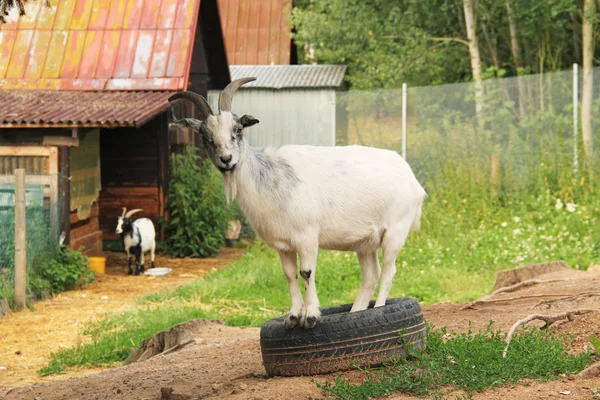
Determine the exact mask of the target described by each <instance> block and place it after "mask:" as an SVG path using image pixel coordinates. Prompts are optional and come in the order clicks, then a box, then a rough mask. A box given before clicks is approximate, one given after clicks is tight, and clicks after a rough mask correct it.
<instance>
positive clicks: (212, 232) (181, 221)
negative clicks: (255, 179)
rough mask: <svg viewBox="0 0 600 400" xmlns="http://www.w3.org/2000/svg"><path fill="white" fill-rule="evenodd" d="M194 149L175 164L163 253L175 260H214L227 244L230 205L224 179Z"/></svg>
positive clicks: (172, 171) (190, 148)
mask: <svg viewBox="0 0 600 400" xmlns="http://www.w3.org/2000/svg"><path fill="white" fill-rule="evenodd" d="M196 152H197V149H196V147H194V146H191V145H190V146H187V147H186V149H185V152H184V154H182V155H175V156H174V157H173V160H172V162H171V181H170V187H169V204H168V207H169V219H168V220H166V221H164V220H163V221H162V223H163V226H164V227H165V233H166V236H167V239H166V240H165V241H164V242H163V247H162V250H164V251H165V252H166V253H168V254H169V255H170V256H173V257H187V256H191V255H195V256H198V257H210V256H213V255H215V254H216V253H217V252H218V251H219V250H220V249H221V248H222V247H223V245H224V241H225V232H226V229H227V217H228V216H229V210H228V206H227V204H226V201H225V195H224V191H223V179H222V177H221V176H220V174H219V172H218V171H217V170H216V169H215V168H214V166H213V165H212V164H211V163H210V161H208V160H202V159H201V158H200V157H199V156H198V155H197V153H196Z"/></svg>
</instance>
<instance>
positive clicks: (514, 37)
mask: <svg viewBox="0 0 600 400" xmlns="http://www.w3.org/2000/svg"><path fill="white" fill-rule="evenodd" d="M505 3H506V15H507V17H508V30H509V32H510V50H511V53H512V59H513V63H514V65H515V74H516V75H517V76H519V75H521V74H522V71H521V68H522V64H521V46H520V45H519V34H518V31H517V21H516V20H515V13H514V11H513V7H512V5H511V0H506V1H505ZM517 87H518V89H519V117H521V118H523V117H524V116H525V113H526V110H525V96H526V94H525V85H524V84H523V80H522V79H517Z"/></svg>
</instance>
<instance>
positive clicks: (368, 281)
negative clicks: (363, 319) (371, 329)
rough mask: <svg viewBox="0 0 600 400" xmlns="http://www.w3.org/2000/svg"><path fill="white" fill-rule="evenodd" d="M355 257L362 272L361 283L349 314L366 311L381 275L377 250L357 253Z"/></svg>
mask: <svg viewBox="0 0 600 400" xmlns="http://www.w3.org/2000/svg"><path fill="white" fill-rule="evenodd" d="M356 255H357V256H358V262H359V263H360V269H361V272H362V283H361V285H360V290H359V291H358V296H356V300H354V304H353V305H352V309H351V310H350V312H355V311H362V310H366V309H367V307H369V301H370V300H371V297H373V293H374V292H375V287H376V286H377V280H379V275H380V273H381V268H380V267H379V258H377V250H375V251H371V252H365V253H362V252H357V253H356Z"/></svg>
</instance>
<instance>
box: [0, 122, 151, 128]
mask: <svg viewBox="0 0 600 400" xmlns="http://www.w3.org/2000/svg"><path fill="white" fill-rule="evenodd" d="M138 125H142V124H139V123H138ZM135 126H136V125H135V124H132V123H122V124H115V123H109V124H80V125H77V126H76V127H77V128H127V127H129V128H134V127H135ZM74 127H75V126H73V124H0V129H25V128H35V129H39V128H60V129H71V128H74Z"/></svg>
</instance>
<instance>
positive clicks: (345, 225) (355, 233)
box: [169, 78, 426, 328]
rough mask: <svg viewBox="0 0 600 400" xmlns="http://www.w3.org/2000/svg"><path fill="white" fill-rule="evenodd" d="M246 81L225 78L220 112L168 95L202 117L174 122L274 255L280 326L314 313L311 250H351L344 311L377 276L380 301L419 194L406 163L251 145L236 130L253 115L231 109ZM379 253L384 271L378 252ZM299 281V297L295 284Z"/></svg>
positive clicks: (415, 223) (363, 303) (386, 154)
mask: <svg viewBox="0 0 600 400" xmlns="http://www.w3.org/2000/svg"><path fill="white" fill-rule="evenodd" d="M253 80H255V78H244V79H239V80H236V81H233V82H231V83H230V84H229V85H228V86H227V87H226V88H225V89H224V90H223V92H222V94H221V96H220V98H219V111H220V114H219V115H214V114H213V112H212V110H211V108H210V106H209V105H208V103H207V102H206V100H205V99H204V98H203V97H202V96H200V95H198V94H196V93H192V92H181V93H177V94H175V95H173V96H171V98H170V99H169V101H173V100H176V99H186V100H189V101H191V102H193V103H194V104H195V105H196V106H197V107H198V109H199V111H200V113H201V118H202V120H196V119H190V118H184V119H181V120H176V121H175V122H176V123H179V124H182V125H185V126H187V127H191V128H193V129H194V130H196V131H198V132H200V135H201V137H202V139H203V141H204V145H205V147H206V149H207V152H208V154H209V156H210V158H211V160H212V162H213V164H214V165H215V166H216V167H217V168H218V169H219V170H220V171H221V172H222V173H223V176H224V179H225V190H226V195H227V199H228V200H229V201H230V200H232V199H234V198H235V199H237V200H238V202H239V204H240V206H241V208H242V210H243V211H244V213H245V214H246V216H247V217H248V220H249V221H250V223H251V225H252V227H253V228H254V230H255V232H256V233H257V234H258V235H259V236H260V237H261V238H262V239H263V240H264V241H265V242H266V243H267V244H268V245H269V246H271V247H273V248H275V249H276V250H277V251H278V252H279V256H280V258H281V263H282V265H283V271H284V273H285V276H286V277H287V280H288V285H289V290H290V297H291V307H290V309H289V312H288V313H287V315H286V318H285V325H286V327H288V328H293V327H294V326H295V325H296V324H298V323H300V326H302V327H304V328H312V327H314V326H315V324H316V323H317V320H318V318H319V317H320V310H319V299H318V297H317V289H316V286H315V268H316V264H317V252H318V249H319V248H322V249H331V250H344V251H355V252H356V254H357V256H358V260H359V262H360V266H361V270H362V284H361V287H360V291H359V293H358V296H357V297H356V300H355V301H354V304H353V306H352V310H351V311H352V312H354V311H360V310H364V309H366V308H367V307H368V305H369V301H370V299H371V297H372V296H373V293H374V291H375V287H376V286H377V281H378V279H379V278H380V277H381V282H380V285H379V293H378V296H377V300H376V302H375V307H379V306H382V305H384V304H385V301H386V299H387V296H388V294H389V292H390V289H391V287H392V280H393V278H394V275H395V273H396V257H397V255H398V252H399V251H400V249H401V248H402V247H403V245H404V242H405V240H406V238H407V236H408V234H409V231H410V230H411V228H412V229H418V228H419V221H420V217H421V206H422V203H423V199H424V198H425V196H426V193H425V190H423V188H422V187H421V185H420V184H419V182H418V181H417V179H416V178H415V175H414V174H413V172H412V170H411V168H410V167H409V165H408V164H407V163H406V161H404V159H403V158H402V157H400V156H399V155H398V154H397V153H396V152H393V151H389V150H381V149H375V148H370V147H362V146H348V147H315V146H300V145H287V146H282V147H280V148H278V149H266V150H263V149H258V148H254V147H252V146H250V145H249V144H248V142H247V141H246V139H245V138H244V136H243V134H242V132H243V129H244V128H246V127H249V126H252V125H254V124H257V123H258V122H259V121H258V120H257V119H256V118H254V117H252V116H249V115H244V116H242V117H241V118H239V117H237V116H236V115H234V114H232V113H231V111H230V110H231V100H232V97H233V94H234V93H235V91H236V90H237V89H238V88H239V87H240V86H241V85H243V84H244V83H247V82H250V81H253ZM379 248H382V249H383V268H382V269H381V268H380V267H379V260H378V257H377V251H378V249H379ZM297 256H299V258H300V275H301V276H302V278H303V279H304V281H305V288H306V303H303V300H302V294H301V293H300V289H299V287H298V280H297V279H298V278H297V270H298V265H297Z"/></svg>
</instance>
